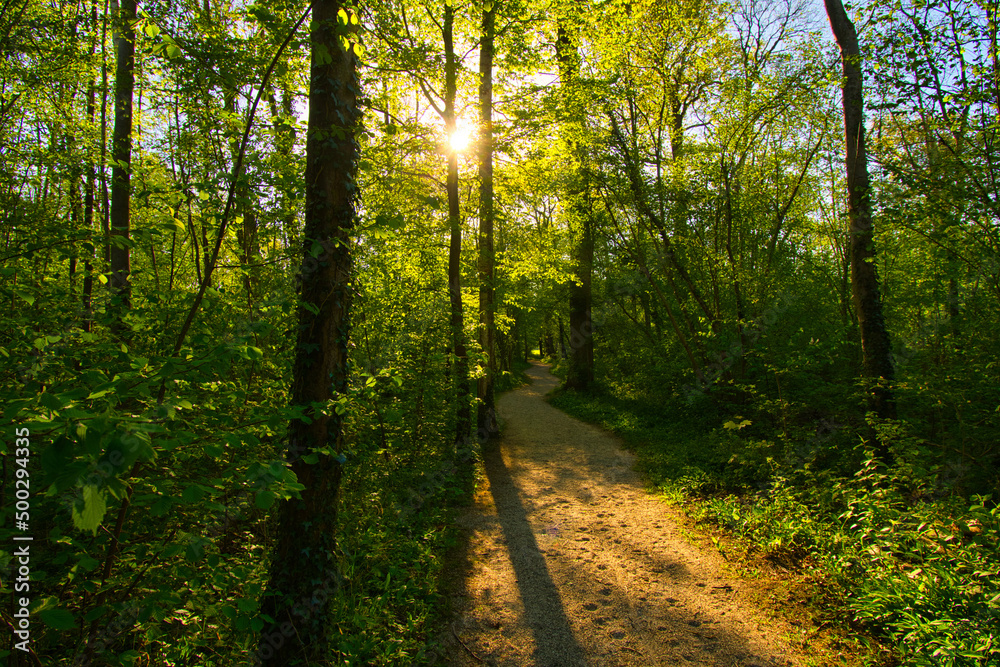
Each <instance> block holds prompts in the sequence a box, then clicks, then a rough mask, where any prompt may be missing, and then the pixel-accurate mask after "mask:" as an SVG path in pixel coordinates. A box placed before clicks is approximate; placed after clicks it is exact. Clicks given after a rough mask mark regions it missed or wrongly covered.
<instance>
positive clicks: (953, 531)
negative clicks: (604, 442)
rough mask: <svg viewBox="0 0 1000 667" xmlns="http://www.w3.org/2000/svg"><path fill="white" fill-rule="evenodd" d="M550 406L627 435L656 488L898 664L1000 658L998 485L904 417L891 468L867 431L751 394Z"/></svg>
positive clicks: (611, 390)
mask: <svg viewBox="0 0 1000 667" xmlns="http://www.w3.org/2000/svg"><path fill="white" fill-rule="evenodd" d="M748 399H749V400H748ZM552 403H553V404H554V405H555V406H557V407H559V408H561V409H563V410H565V411H567V412H568V413H570V414H572V415H574V416H576V417H578V418H580V419H583V420H585V421H589V422H591V423H596V424H599V425H601V426H603V427H604V428H607V429H609V430H611V431H613V432H614V433H616V434H618V435H619V436H621V437H622V438H623V439H624V441H625V442H626V445H627V446H628V447H629V448H630V449H632V450H633V451H634V452H635V453H636V455H637V459H638V465H639V467H640V470H641V472H643V473H644V474H645V477H646V479H647V480H648V482H649V484H650V485H651V486H652V487H653V488H655V489H656V490H657V491H659V492H661V493H663V494H665V496H667V497H668V499H670V500H671V501H673V502H675V503H678V504H683V506H684V507H685V510H686V511H687V512H688V513H689V514H690V515H691V516H692V517H693V518H695V519H697V520H699V521H703V522H706V523H708V524H711V525H714V526H717V527H719V528H722V529H723V530H725V531H727V532H728V533H730V534H732V535H734V536H736V537H737V538H738V539H739V540H740V542H741V543H742V544H743V545H744V548H746V549H748V550H749V552H751V553H752V554H753V555H754V556H755V557H757V558H764V559H767V560H769V561H772V562H776V563H780V564H782V565H783V566H786V567H789V568H793V569H799V570H808V578H809V579H810V580H811V581H814V582H816V584H817V589H818V590H820V591H822V595H821V596H820V597H821V598H822V599H823V604H824V605H825V607H826V609H827V612H828V613H827V614H826V617H828V618H834V617H836V618H839V619H840V620H841V622H842V624H843V626H844V627H845V629H846V630H847V631H848V632H850V633H853V634H854V635H856V636H860V635H867V636H872V637H874V638H876V639H880V640H882V641H884V642H888V643H889V644H891V645H894V646H895V652H896V653H898V660H899V661H900V662H898V663H895V664H905V665H915V666H928V667H930V666H933V667H971V666H977V667H984V666H987V665H997V664H1000V541H998V536H1000V509H998V507H997V503H996V497H995V495H994V494H993V493H991V492H990V491H991V489H990V488H989V483H988V480H989V479H990V478H989V476H988V475H986V474H984V472H983V471H981V470H980V471H972V472H973V473H975V474H967V475H964V476H962V477H961V478H957V477H956V476H955V470H956V469H961V463H960V462H959V463H956V461H955V459H954V458H951V459H949V458H948V457H946V456H942V455H941V453H940V451H938V450H935V448H933V447H931V446H929V444H928V443H927V442H926V441H924V440H921V439H920V438H917V437H916V436H915V435H914V434H913V429H912V428H910V427H909V426H908V425H907V423H906V422H903V421H892V422H882V423H873V424H872V425H873V426H874V428H875V429H876V430H877V431H878V433H879V435H880V436H881V437H882V439H883V441H884V442H887V443H889V445H890V448H891V451H892V452H893V455H894V456H893V461H892V463H891V464H889V465H887V464H886V463H883V462H882V461H880V460H879V459H878V458H877V457H876V456H875V454H874V452H873V451H872V450H871V449H870V448H868V447H866V446H865V445H864V444H863V443H864V440H863V439H862V438H860V437H859V433H863V432H864V430H863V429H864V428H865V424H863V423H851V421H850V417H849V416H848V417H845V416H842V415H838V416H834V415H831V414H827V415H816V414H808V413H807V414H805V415H804V413H805V412H806V410H805V409H803V408H802V406H799V407H796V406H790V405H788V404H787V403H784V404H779V403H778V402H771V403H768V401H767V399H766V398H763V397H761V396H757V395H755V392H754V390H753V388H752V387H738V386H729V387H722V388H720V391H718V392H715V393H714V394H712V395H708V396H705V395H697V396H694V397H693V399H692V397H690V396H689V397H687V400H685V398H684V397H681V396H678V395H676V394H675V395H673V396H669V395H668V396H660V397H658V398H654V397H651V396H649V395H648V394H643V393H641V392H632V391H630V390H629V388H628V387H626V386H615V385H609V384H605V385H602V386H600V387H599V388H597V389H595V390H594V391H593V392H592V393H589V394H580V393H577V392H561V393H558V394H557V395H555V396H554V397H553V398H552ZM976 475H978V477H977V476H976ZM982 480H987V483H985V484H984V483H983V482H982ZM976 487H978V489H977V488H976ZM976 491H980V492H978V493H977V492H976Z"/></svg>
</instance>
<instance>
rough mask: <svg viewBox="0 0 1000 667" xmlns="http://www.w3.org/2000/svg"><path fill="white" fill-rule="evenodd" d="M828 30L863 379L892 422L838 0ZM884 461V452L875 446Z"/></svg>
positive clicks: (860, 110)
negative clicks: (840, 115)
mask: <svg viewBox="0 0 1000 667" xmlns="http://www.w3.org/2000/svg"><path fill="white" fill-rule="evenodd" d="M824 1H825V4H826V13H827V16H829V18H830V26H831V27H832V29H833V34H834V36H835V37H836V38H837V44H839V45H840V53H841V62H842V64H843V70H844V90H843V102H844V130H845V138H846V142H847V195H848V218H849V220H850V223H849V224H850V237H851V247H850V256H851V294H852V297H853V300H854V307H855V309H856V310H857V313H858V324H859V326H860V329H861V350H862V358H863V362H862V363H863V369H862V372H863V374H864V376H865V377H866V378H867V379H869V380H870V381H871V382H872V383H873V385H874V386H873V389H872V394H871V408H872V410H873V411H874V412H875V414H876V415H878V416H879V417H882V418H894V417H895V416H896V405H895V401H894V399H893V395H892V390H891V389H890V387H889V386H888V383H890V382H892V380H893V377H894V373H893V368H892V358H891V356H890V346H889V333H888V331H886V328H885V320H884V318H883V316H882V298H881V295H880V294H879V282H878V274H877V272H876V270H875V242H874V233H873V224H872V214H871V181H870V179H869V177H868V155H867V152H866V148H865V126H864V87H863V83H862V78H861V53H860V49H859V48H858V36H857V32H856V31H855V29H854V24H853V23H851V20H850V19H849V18H848V17H847V12H845V11H844V6H843V4H842V3H841V2H840V0H824ZM879 450H880V451H879V453H880V455H881V456H882V457H883V458H885V457H887V456H888V451H887V449H886V448H885V446H884V445H881V444H880V445H879Z"/></svg>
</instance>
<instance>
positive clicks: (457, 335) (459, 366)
mask: <svg viewBox="0 0 1000 667" xmlns="http://www.w3.org/2000/svg"><path fill="white" fill-rule="evenodd" d="M454 24H455V8H454V6H453V5H452V3H450V2H448V3H446V4H445V6H444V29H443V30H442V32H443V37H444V54H445V94H444V97H445V99H444V105H445V106H444V123H445V129H446V130H447V132H448V136H449V137H451V136H452V135H454V134H455V131H456V129H457V124H456V118H455V98H456V97H457V96H458V59H457V58H456V57H455V41H454V35H453V32H452V29H453V26H454ZM447 188H448V222H449V226H450V228H451V246H450V247H449V249H448V294H449V296H450V299H451V341H452V352H453V353H454V355H455V394H456V397H457V399H458V408H457V410H456V415H455V443H456V445H458V444H460V443H462V442H463V441H464V440H465V439H466V438H467V437H468V435H469V429H470V428H471V426H472V414H471V410H470V409H469V358H468V353H467V352H466V349H465V320H464V317H463V313H462V211H461V207H460V202H459V199H458V151H457V150H455V149H454V148H451V149H450V150H449V153H448V182H447Z"/></svg>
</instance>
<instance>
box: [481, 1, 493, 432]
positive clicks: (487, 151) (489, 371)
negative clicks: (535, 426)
mask: <svg viewBox="0 0 1000 667" xmlns="http://www.w3.org/2000/svg"><path fill="white" fill-rule="evenodd" d="M487 7H488V9H484V10H483V34H482V43H481V45H480V51H479V77H480V83H479V142H480V143H479V181H480V185H479V326H480V329H479V344H480V346H482V348H483V351H484V352H485V353H486V355H487V367H486V373H485V374H484V376H483V377H482V378H480V379H479V387H478V389H479V391H478V396H479V399H480V403H479V406H478V407H479V409H478V413H477V415H476V427H477V429H478V430H479V433H480V434H482V435H483V436H484V437H486V438H487V439H489V438H492V437H494V436H495V435H496V433H497V424H496V417H495V412H494V406H495V402H496V399H495V396H494V390H493V379H494V376H495V375H496V350H495V349H494V348H495V345H494V340H493V339H494V333H495V331H496V323H495V322H494V312H493V310H494V304H493V297H494V277H495V276H496V266H495V257H494V255H493V219H494V213H493V38H494V33H495V23H496V4H494V3H490V4H488V5H487Z"/></svg>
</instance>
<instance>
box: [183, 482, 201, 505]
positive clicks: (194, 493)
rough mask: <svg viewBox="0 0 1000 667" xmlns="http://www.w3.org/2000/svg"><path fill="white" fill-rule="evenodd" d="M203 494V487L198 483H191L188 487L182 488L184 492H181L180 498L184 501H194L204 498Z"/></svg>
mask: <svg viewBox="0 0 1000 667" xmlns="http://www.w3.org/2000/svg"><path fill="white" fill-rule="evenodd" d="M205 494H206V491H205V487H203V486H200V485H198V484H192V485H191V486H189V487H188V488H186V489H184V493H182V494H181V498H183V499H184V502H186V503H196V502H198V501H199V500H201V499H202V498H204V497H205Z"/></svg>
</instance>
